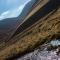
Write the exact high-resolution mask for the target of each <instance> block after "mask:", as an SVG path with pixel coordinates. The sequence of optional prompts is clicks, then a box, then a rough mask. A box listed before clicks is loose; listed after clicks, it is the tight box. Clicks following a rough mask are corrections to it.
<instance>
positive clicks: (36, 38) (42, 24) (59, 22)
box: [0, 7, 60, 60]
mask: <svg viewBox="0 0 60 60" xmlns="http://www.w3.org/2000/svg"><path fill="white" fill-rule="evenodd" d="M55 38H57V39H58V38H60V8H59V7H58V8H57V9H54V10H53V11H51V12H50V13H48V14H47V15H45V16H44V17H43V18H41V19H40V20H39V21H37V22H36V23H35V24H33V25H32V26H31V27H29V28H27V29H26V30H24V31H23V32H22V33H21V34H18V35H17V36H15V37H14V38H12V39H11V40H10V41H8V42H6V43H3V45H4V46H1V47H2V48H3V49H1V50H0V51H1V52H0V60H4V59H6V58H10V57H14V58H15V57H17V56H22V55H23V54H25V53H28V52H30V51H33V50H34V49H35V48H37V47H38V46H39V45H42V44H43V43H45V42H48V41H50V40H51V39H55Z"/></svg>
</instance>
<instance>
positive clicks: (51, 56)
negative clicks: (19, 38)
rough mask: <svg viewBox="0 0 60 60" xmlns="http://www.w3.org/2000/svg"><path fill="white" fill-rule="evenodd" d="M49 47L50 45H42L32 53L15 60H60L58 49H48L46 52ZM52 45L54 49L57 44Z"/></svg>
mask: <svg viewBox="0 0 60 60" xmlns="http://www.w3.org/2000/svg"><path fill="white" fill-rule="evenodd" d="M55 41H56V42H57V41H58V40H55ZM55 41H54V42H55ZM51 42H53V41H51ZM56 42H55V43H56ZM53 44H54V43H53ZM59 44H60V42H59ZM49 45H51V43H46V44H43V45H42V46H40V47H39V48H38V49H37V50H35V51H34V52H31V53H29V54H26V55H25V56H23V57H20V58H18V59H17V60H60V52H59V48H58V47H57V48H55V49H53V48H52V49H50V48H49V49H50V50H48V46H49ZM54 45H55V46H54V47H56V45H57V44H54ZM52 46H53V45H52Z"/></svg>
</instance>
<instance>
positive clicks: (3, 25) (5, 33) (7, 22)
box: [0, 0, 36, 40]
mask: <svg viewBox="0 0 60 60" xmlns="http://www.w3.org/2000/svg"><path fill="white" fill-rule="evenodd" d="M35 2H36V0H32V1H30V2H29V3H28V4H26V6H25V7H24V9H23V11H22V13H21V14H20V15H19V16H18V17H16V18H7V19H4V20H2V21H0V40H5V39H8V38H9V37H10V36H11V35H12V34H13V32H14V31H15V30H16V28H17V26H18V25H19V24H20V23H21V22H23V20H24V18H25V17H26V16H27V14H28V13H29V11H31V7H32V5H33V4H34V3H35Z"/></svg>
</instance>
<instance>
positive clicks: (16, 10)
mask: <svg viewBox="0 0 60 60" xmlns="http://www.w3.org/2000/svg"><path fill="white" fill-rule="evenodd" d="M30 1H31V0H0V20H2V19H5V18H10V17H17V16H18V15H19V14H20V13H21V12H22V10H23V8H24V6H25V5H26V4H27V3H28V2H30Z"/></svg>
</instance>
